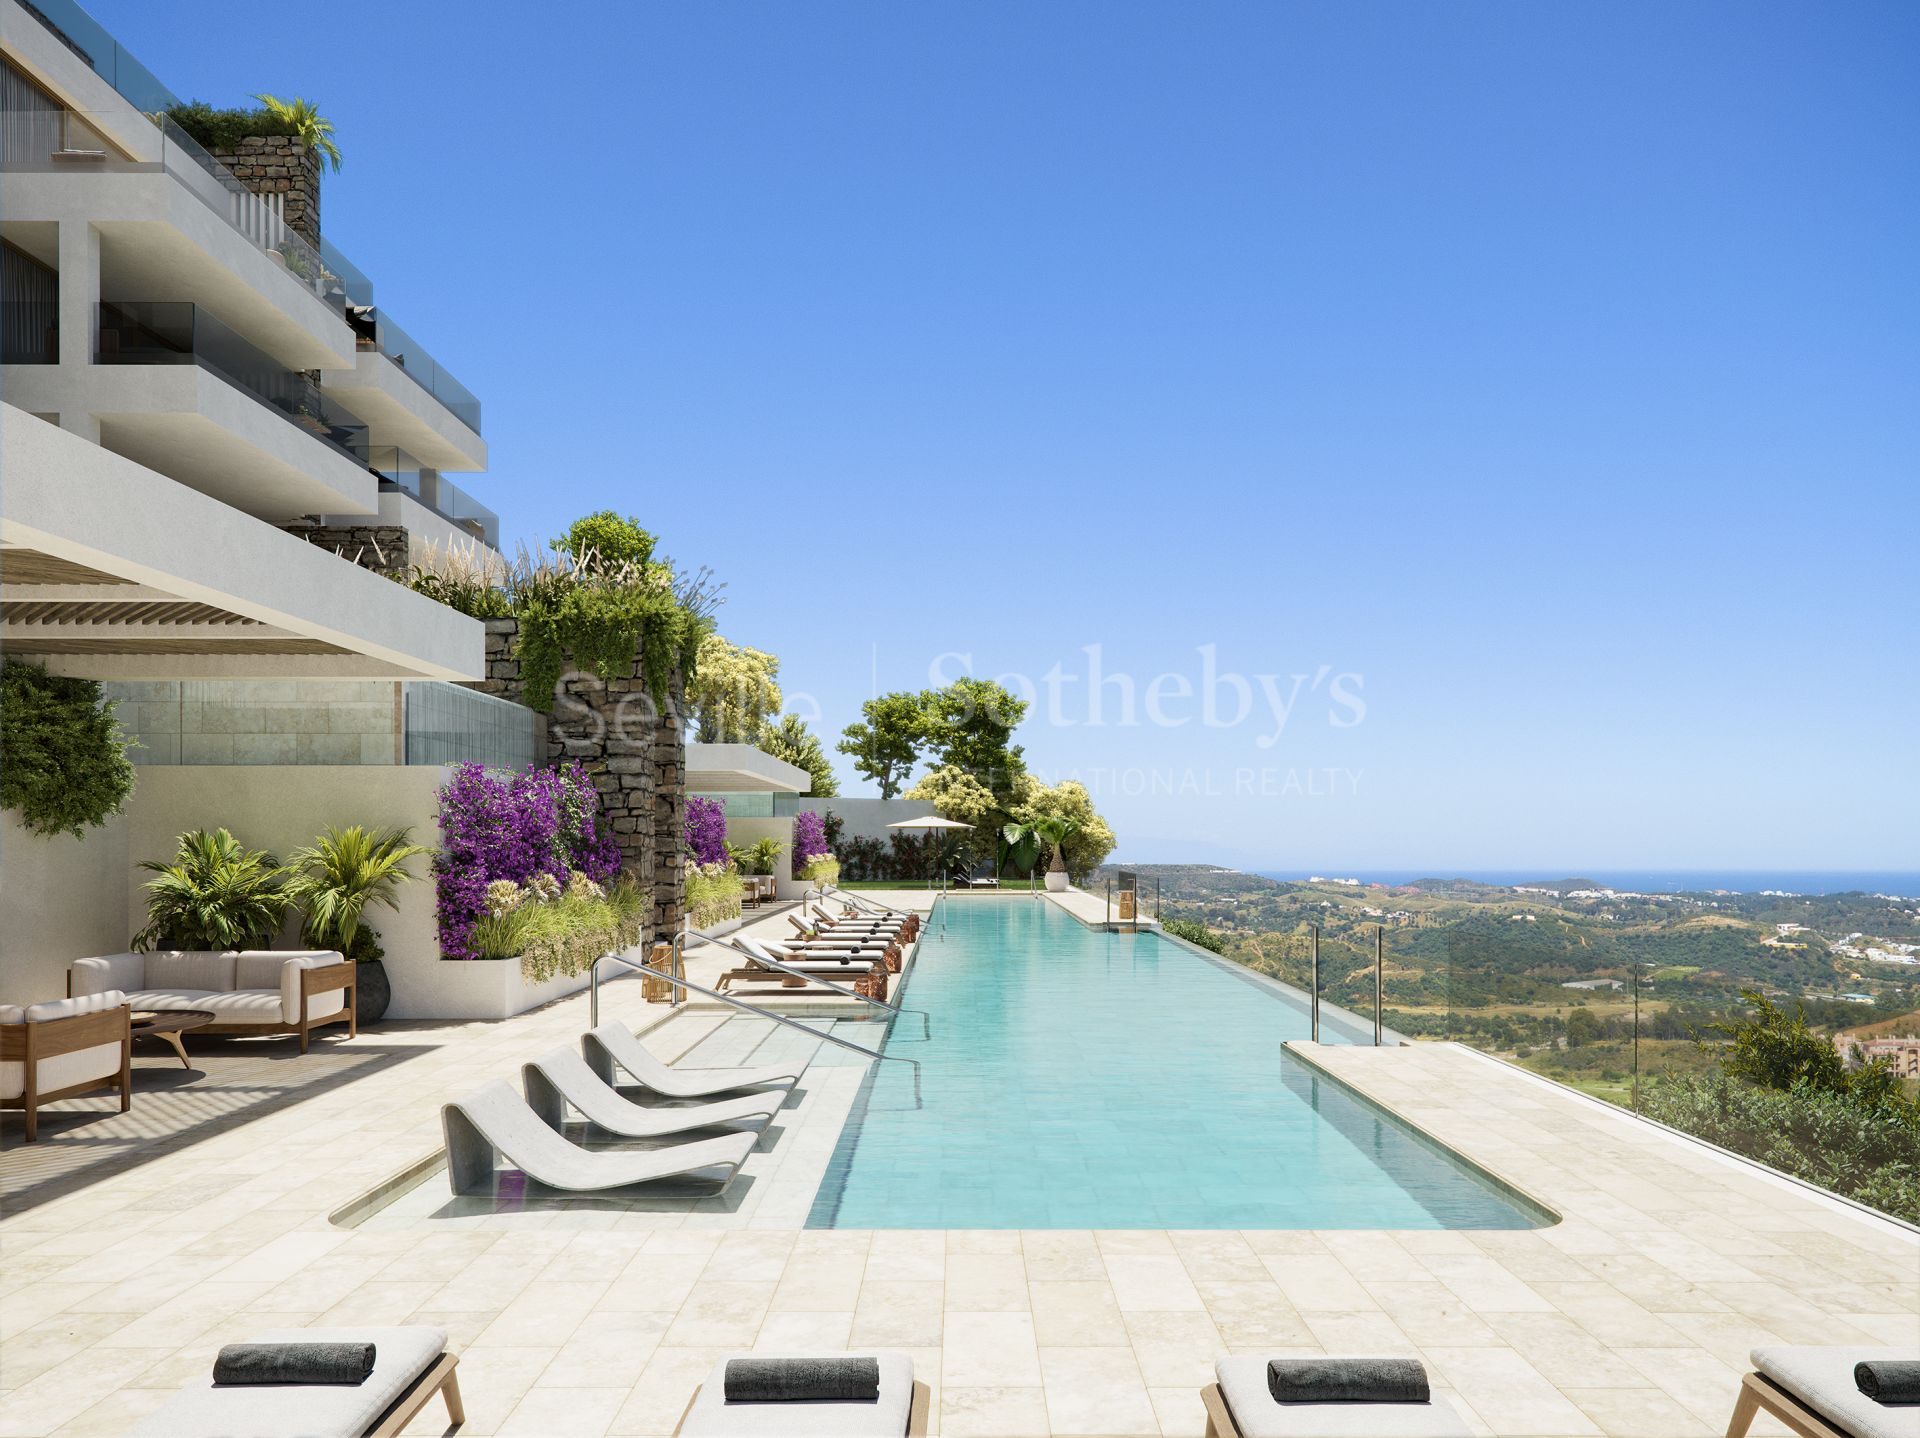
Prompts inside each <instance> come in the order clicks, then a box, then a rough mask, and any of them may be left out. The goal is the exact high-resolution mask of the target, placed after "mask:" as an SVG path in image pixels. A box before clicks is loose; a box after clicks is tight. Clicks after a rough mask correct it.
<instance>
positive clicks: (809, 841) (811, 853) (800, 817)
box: [793, 809, 830, 873]
mask: <svg viewBox="0 0 1920 1438" xmlns="http://www.w3.org/2000/svg"><path fill="white" fill-rule="evenodd" d="M828 852H830V846H829V845H828V843H827V821H826V819H825V818H824V817H822V816H821V814H820V812H819V811H818V810H816V809H802V810H801V811H800V812H799V813H797V814H795V815H794V816H793V868H794V872H795V873H798V872H799V871H800V869H801V868H802V867H803V866H804V865H805V864H806V863H807V862H808V860H810V859H817V858H819V857H820V856H821V855H822V854H825V853H828Z"/></svg>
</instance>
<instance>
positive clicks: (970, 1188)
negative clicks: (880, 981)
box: [808, 897, 1551, 1229]
mask: <svg viewBox="0 0 1920 1438" xmlns="http://www.w3.org/2000/svg"><path fill="white" fill-rule="evenodd" d="M943 907H944V908H945V911H946V912H945V915H944V917H945V921H946V922H945V927H946V936H945V938H944V940H943V939H942V938H941V937H939V934H940V927H941V925H940V920H939V919H938V918H936V919H935V920H934V921H933V922H932V923H931V924H930V925H929V926H928V933H927V934H926V936H925V937H924V938H923V939H922V940H921V945H920V952H919V957H918V958H917V959H916V961H915V964H914V968H913V972H912V975H911V978H910V980H909V982H908V983H907V985H906V987H905V989H904V991H903V992H902V995H901V997H900V1000H899V1001H900V1002H902V1003H903V1004H905V1005H906V1006H907V1007H908V1008H913V1009H924V1010H926V1011H927V1012H928V1013H929V1014H930V1015H931V1017H932V1029H933V1034H932V1038H931V1039H923V1038H922V1037H921V1029H920V1021H919V1020H918V1019H917V1018H912V1017H908V1018H906V1019H902V1020H897V1021H895V1022H894V1023H893V1024H892V1032H891V1033H890V1034H889V1035H888V1037H887V1040H886V1045H885V1052H886V1053H888V1054H889V1055H894V1056H898V1057H900V1058H911V1059H917V1060H919V1064H920V1066H919V1072H918V1079H919V1082H918V1094H917V1095H916V1092H915V1087H916V1086H915V1081H914V1080H915V1073H914V1070H913V1069H912V1068H910V1067H909V1066H908V1065H906V1064H903V1063H875V1064H872V1065H871V1071H870V1072H869V1074H868V1076H867V1078H866V1081H865V1086H864V1087H863V1089H862V1091H861V1094H860V1097H859V1099H858V1100H857V1102H856V1103H855V1106H854V1110H853V1113H852V1115H851V1117H850V1118H849V1119H848V1122H847V1126H846V1129H845V1130H844V1132H843V1133H842V1134H841V1137H840V1142H839V1146H838V1148H837V1149H836V1151H835V1153H834V1156H833V1160H832V1162H831V1163H830V1165H829V1167H828V1170H827V1175H826V1178H825V1180H824V1182H822V1184H821V1186H820V1192H819V1196H818V1197H817V1198H816V1199H815V1202H814V1207H813V1212H812V1214H811V1216H810V1218H809V1220H808V1222H809V1226H811V1227H814V1228H1429V1229H1430V1228H1533V1227H1538V1226H1541V1225H1542V1224H1544V1223H1547V1222H1549V1221H1551V1220H1550V1217H1549V1216H1548V1215H1546V1214H1544V1213H1541V1212H1539V1211H1537V1210H1535V1209H1533V1208H1532V1206H1531V1205H1526V1204H1524V1201H1522V1200H1519V1199H1517V1198H1515V1197H1511V1196H1509V1195H1508V1194H1507V1192H1506V1191H1505V1190H1504V1189H1502V1188H1500V1187H1499V1186H1497V1185H1495V1184H1493V1183H1492V1182H1491V1181H1490V1180H1488V1179H1486V1178H1485V1177H1483V1176H1481V1175H1480V1174H1479V1173H1477V1172H1476V1171H1475V1170H1473V1169H1471V1168H1469V1167H1467V1166H1466V1165H1464V1164H1463V1163H1461V1162H1459V1161H1458V1160H1456V1159H1454V1158H1452V1157H1450V1156H1449V1155H1448V1154H1447V1153H1446V1152H1445V1151H1444V1150H1442V1149H1440V1148H1438V1147H1436V1146H1435V1145H1433V1144H1431V1143H1430V1142H1428V1141H1427V1140H1425V1139H1424V1138H1421V1137H1420V1136H1418V1135H1417V1134H1415V1133H1414V1132H1413V1131H1412V1130H1411V1129H1409V1128H1407V1127H1405V1126H1403V1125H1402V1124H1400V1123H1398V1122H1396V1121H1395V1120H1393V1119H1392V1118H1390V1117H1388V1116H1387V1115H1386V1113H1385V1112H1384V1111H1382V1110H1380V1109H1378V1108H1375V1107H1374V1106H1373V1105H1371V1104H1368V1103H1366V1102H1365V1101H1363V1100H1361V1099H1359V1098H1357V1097H1356V1096H1354V1095H1353V1094H1351V1093H1350V1092H1349V1091H1347V1090H1345V1089H1342V1088H1340V1087H1339V1086H1338V1085H1336V1084H1334V1083H1332V1082H1331V1081H1330V1080H1327V1079H1324V1078H1321V1077H1318V1076H1316V1075H1315V1073H1314V1072H1313V1070H1311V1069H1310V1068H1308V1067H1307V1066H1306V1065H1304V1064H1302V1063H1301V1062H1300V1061H1299V1060H1297V1059H1295V1058H1293V1057H1291V1056H1290V1055H1288V1054H1287V1053H1286V1052H1285V1051H1284V1050H1283V1049H1282V1047H1281V1045H1282V1044H1283V1043H1284V1042H1285V1041H1286V1040H1288V1039H1297V1038H1305V1037H1307V1034H1308V1026H1309V1020H1308V1016H1307V1013H1306V1011H1305V1009H1304V1008H1303V1007H1302V1006H1301V1005H1300V1004H1298V1003H1297V1002H1295V1001H1293V1000H1292V999H1291V998H1290V997H1289V996H1288V995H1287V994H1286V993H1285V992H1284V991H1282V990H1280V989H1278V988H1277V987H1275V986H1272V985H1269V984H1266V983H1265V982H1263V981H1262V980H1260V979H1259V978H1258V977H1257V976H1254V975H1252V974H1249V973H1248V972H1247V971H1246V970H1244V969H1241V968H1239V967H1238V966H1237V965H1231V964H1227V963H1225V962H1224V961H1216V960H1213V959H1210V958H1208V957H1205V956H1202V955H1200V954H1199V953H1197V952H1195V951H1194V950H1192V949H1189V948H1186V947H1184V946H1182V945H1180V944H1176V943H1174V942H1173V941H1171V940H1168V939H1163V938H1161V937H1159V936H1158V935H1155V934H1151V933H1142V934H1108V933H1102V932H1098V931H1095V930H1092V929H1088V928H1086V927H1084V926H1083V925H1081V924H1079V923H1078V922H1076V921H1075V920H1074V919H1073V918H1072V917H1070V916H1069V915H1067V914H1065V913H1063V912H1062V911H1061V910H1059V909H1058V908H1056V907H1055V906H1054V905H1053V904H1050V903H1047V902H1046V901H1044V900H1039V899H1032V898H1026V897H1020V898H1013V897H997V898H986V897H982V898H977V899H960V900H948V901H943ZM1321 1036H1322V1038H1323V1039H1331V1040H1333V1041H1336V1042H1338V1041H1343V1040H1346V1041H1350V1040H1353V1039H1359V1038H1361V1037H1363V1034H1362V1033H1361V1032H1360V1031H1359V1030H1358V1028H1357V1026H1349V1027H1348V1029H1347V1032H1346V1033H1345V1034H1344V1035H1343V1034H1341V1033H1337V1032H1333V1031H1332V1030H1331V1028H1330V1026H1329V1025H1328V1024H1326V1023H1324V1022H1323V1025H1322V1031H1321ZM1364 1037H1365V1038H1366V1040H1367V1041H1369V1042H1371V1037H1372V1035H1371V1030H1370V1029H1368V1030H1367V1031H1366V1032H1365V1034H1364Z"/></svg>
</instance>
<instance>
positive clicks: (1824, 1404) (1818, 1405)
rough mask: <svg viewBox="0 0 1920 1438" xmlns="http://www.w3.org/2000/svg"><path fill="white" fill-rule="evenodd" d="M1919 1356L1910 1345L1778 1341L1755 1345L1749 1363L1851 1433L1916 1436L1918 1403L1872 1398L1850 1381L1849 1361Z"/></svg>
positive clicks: (1870, 1437)
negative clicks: (1849, 1345) (1844, 1345)
mask: <svg viewBox="0 0 1920 1438" xmlns="http://www.w3.org/2000/svg"><path fill="white" fill-rule="evenodd" d="M1902 1358H1905V1359H1913V1358H1920V1353H1917V1352H1915V1351H1914V1350H1913V1349H1911V1348H1814V1347H1800V1346H1793V1347H1788V1346H1779V1347H1772V1348H1756V1349H1754V1350H1753V1366H1754V1368H1755V1370H1756V1371H1757V1372H1759V1374H1760V1375H1761V1376H1762V1377H1764V1378H1770V1379H1772V1380H1773V1381H1774V1382H1775V1383H1776V1384H1778V1385H1779V1386H1780V1387H1782V1388H1784V1389H1786V1391H1787V1392H1789V1393H1791V1394H1792V1395H1793V1396H1794V1397H1795V1398H1798V1399H1799V1400H1800V1401H1801V1402H1802V1403H1804V1404H1806V1405H1807V1407H1809V1408H1811V1409H1813V1411H1814V1412H1816V1413H1818V1414H1819V1415H1820V1416H1821V1417H1822V1418H1825V1419H1826V1420H1827V1421H1828V1422H1829V1423H1831V1424H1833V1425H1834V1427H1836V1428H1839V1429H1840V1430H1842V1431H1843V1432H1846V1433H1850V1434H1852V1435H1853V1438H1920V1407H1907V1406H1901V1405H1897V1404H1885V1403H1876V1402H1874V1401H1873V1400H1872V1399H1871V1398H1869V1397H1867V1395H1866V1394H1864V1393H1862V1392H1861V1391H1860V1389H1859V1388H1858V1387H1857V1386H1856V1385H1855V1384H1854V1381H1853V1365H1854V1364H1856V1363H1871V1362H1876V1361H1882V1360H1887V1359H1902Z"/></svg>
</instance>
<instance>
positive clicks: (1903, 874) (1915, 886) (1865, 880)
mask: <svg viewBox="0 0 1920 1438" xmlns="http://www.w3.org/2000/svg"><path fill="white" fill-rule="evenodd" d="M1251 872H1253V873H1256V874H1258V875H1260V877H1261V878H1263V879H1279V880H1281V881H1282V882H1284V883H1296V884H1297V883H1300V882H1301V881H1303V880H1305V879H1308V878H1311V877H1312V876H1313V874H1314V873H1316V872H1317V873H1318V874H1319V875H1320V877H1321V878H1324V879H1358V880H1359V881H1360V882H1361V883H1363V884H1387V885H1394V884H1411V883H1413V882H1414V881H1415V880H1416V879H1468V880H1471V881H1472V882H1474V883H1476V884H1496V885H1502V886H1511V885H1514V884H1540V883H1555V882H1558V881H1559V880H1561V879H1591V880H1593V881H1594V883H1596V884H1598V885H1600V886H1601V887H1602V888H1607V889H1618V890H1622V891H1624V892H1630V893H1636V894H1680V893H1710V892H1713V891H1715V890H1723V891H1726V892H1728V893H1735V894H1762V893H1768V892H1773V893H1787V894H1846V893H1862V894H1892V895H1895V896H1896V897H1898V898H1903V899H1920V872H1915V871H1913V870H1899V869H1840V870H1831V871H1826V870H1810V869H1579V868H1575V869H1565V870H1560V869H1553V870H1545V869H1446V868H1437V869H1321V870H1317V871H1310V870H1306V869H1254V870H1252V871H1251Z"/></svg>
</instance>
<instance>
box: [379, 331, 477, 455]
mask: <svg viewBox="0 0 1920 1438" xmlns="http://www.w3.org/2000/svg"><path fill="white" fill-rule="evenodd" d="M372 319H373V337H372V343H373V347H374V348H376V349H378V350H379V351H380V353H382V354H384V355H385V356H386V357H387V358H388V359H390V360H392V361H393V362H394V363H395V364H396V365H398V366H399V367H400V369H401V371H402V372H403V373H405V374H406V376H407V378H409V379H411V380H412V381H413V382H414V383H415V384H417V385H419V386H420V388H422V389H424V390H425V391H426V392H427V393H428V394H430V395H432V396H433V397H434V398H435V399H437V400H439V401H440V403H441V404H442V405H443V406H444V407H445V408H446V409H447V410H448V412H449V413H451V414H452V415H453V416H454V418H456V419H458V420H459V421H460V422H461V423H462V424H464V425H466V427H467V428H468V429H470V430H472V431H473V432H474V433H475V434H478V433H480V401H479V400H478V399H477V398H475V396H474V393H473V391H472V390H470V389H468V388H467V387H466V386H465V385H463V384H461V383H460V381H459V380H457V379H455V378H454V377H453V376H452V375H450V374H448V373H447V371H446V370H444V369H442V368H441V366H440V364H439V362H438V361H437V360H435V359H434V357H433V356H432V355H430V354H429V353H427V351H426V350H425V349H423V348H422V347H421V346H420V344H419V342H418V341H417V340H415V339H414V338H413V336H412V335H410V334H408V333H407V332H406V331H405V330H403V329H401V328H400V326H399V325H397V324H395V323H394V322H393V321H392V320H390V319H388V318H387V317H386V316H385V315H384V314H381V313H380V312H379V311H378V310H375V311H374V312H373V316H372ZM362 343H363V344H364V343H365V341H364V339H363V341H362Z"/></svg>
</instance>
